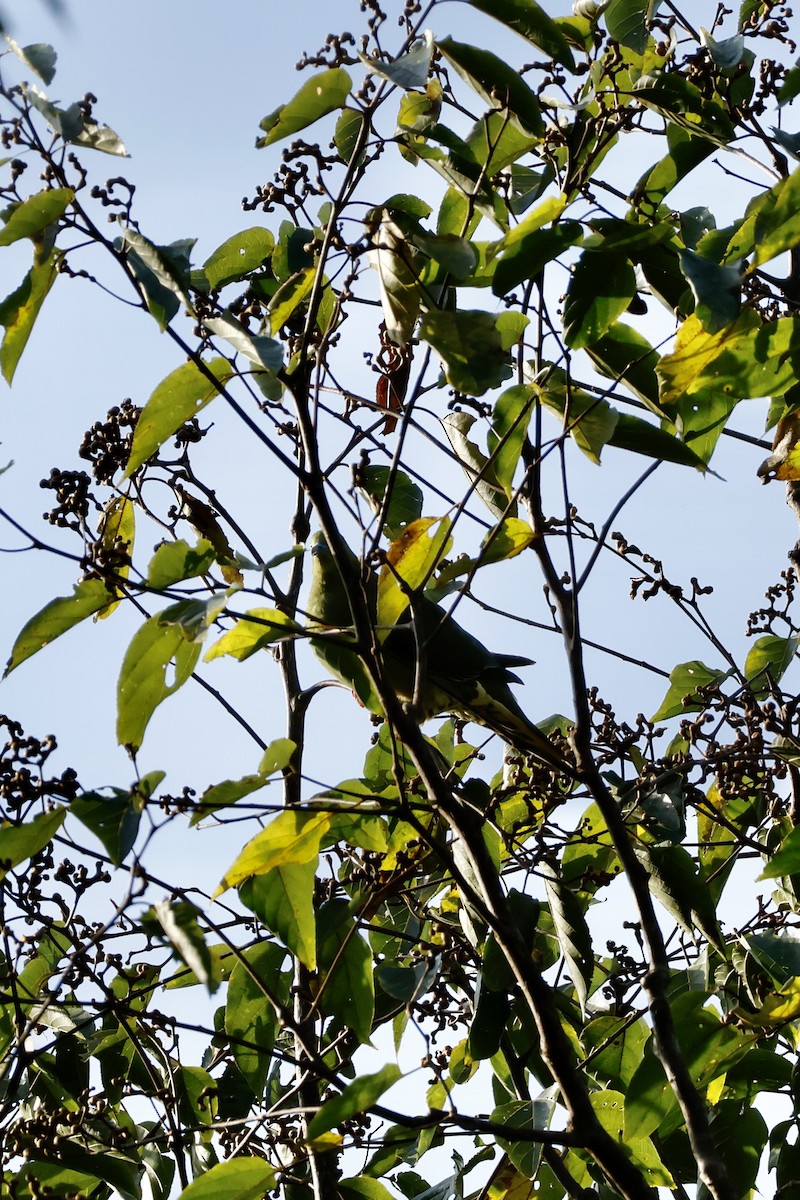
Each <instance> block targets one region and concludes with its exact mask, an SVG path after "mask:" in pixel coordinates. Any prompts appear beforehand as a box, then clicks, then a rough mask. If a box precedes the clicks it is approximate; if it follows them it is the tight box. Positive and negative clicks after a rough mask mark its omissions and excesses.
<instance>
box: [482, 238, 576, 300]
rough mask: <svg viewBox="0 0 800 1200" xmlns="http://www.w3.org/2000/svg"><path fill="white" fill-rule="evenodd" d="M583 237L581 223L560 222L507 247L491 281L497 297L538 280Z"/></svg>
mask: <svg viewBox="0 0 800 1200" xmlns="http://www.w3.org/2000/svg"><path fill="white" fill-rule="evenodd" d="M516 228H517V229H520V228H522V226H521V225H518V226H517V227H516ZM514 232H516V230H515V231H514ZM582 236H583V230H582V228H581V225H580V223H579V222H578V221H558V222H556V224H555V225H553V226H552V228H550V229H538V230H535V231H534V232H531V233H528V234H526V236H525V238H524V239H523V240H522V241H519V242H515V243H514V244H513V245H512V247H510V248H504V249H503V256H502V258H501V259H500V261H499V262H498V263H497V266H496V267H495V271H494V276H493V278H492V291H493V292H494V294H495V296H506V295H508V293H509V292H511V291H513V289H514V288H515V287H517V286H518V285H519V284H520V283H525V282H526V281H527V280H529V279H535V278H536V277H537V275H539V274H540V272H541V271H542V270H543V269H544V268H545V267H546V266H547V264H548V263H549V262H553V261H554V260H555V259H557V258H558V257H559V255H561V254H563V253H564V251H565V250H569V249H570V247H571V246H574V245H576V244H577V243H578V242H579V241H580V240H581V237H582Z"/></svg>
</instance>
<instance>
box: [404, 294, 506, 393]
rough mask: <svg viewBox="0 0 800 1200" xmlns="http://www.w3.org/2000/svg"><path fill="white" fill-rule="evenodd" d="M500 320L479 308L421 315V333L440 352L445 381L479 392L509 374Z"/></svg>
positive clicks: (501, 381)
mask: <svg viewBox="0 0 800 1200" xmlns="http://www.w3.org/2000/svg"><path fill="white" fill-rule="evenodd" d="M501 315H503V314H501ZM499 321H500V317H499V316H496V315H494V314H493V313H488V312H483V311H481V310H479V309H459V310H458V311H456V312H444V311H441V310H435V311H431V312H427V313H425V315H424V316H423V318H422V321H421V323H420V330H419V333H420V337H421V338H422V339H423V340H424V341H426V342H428V343H429V344H430V345H431V346H433V348H434V350H436V352H437V353H438V354H439V355H440V356H441V358H442V361H443V363H444V371H445V375H446V377H447V382H448V383H449V384H450V385H451V387H454V388H456V390H457V391H459V392H465V393H466V394H467V395H469V396H482V395H483V394H484V392H486V391H488V390H489V389H490V388H495V387H499V386H500V384H501V383H503V381H504V380H506V379H508V378H509V377H510V375H511V374H512V370H511V359H510V355H509V354H508V352H507V351H506V350H505V349H504V348H503V340H502V337H501V329H500V326H499Z"/></svg>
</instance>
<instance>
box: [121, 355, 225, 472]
mask: <svg viewBox="0 0 800 1200" xmlns="http://www.w3.org/2000/svg"><path fill="white" fill-rule="evenodd" d="M233 374H234V370H233V367H231V365H230V363H228V362H226V361H225V359H224V358H214V359H212V360H211V361H210V362H208V363H205V362H204V363H202V365H198V363H196V362H188V363H184V364H183V366H180V367H178V368H177V369H176V370H174V371H172V372H171V374H169V375H167V377H166V379H163V380H162V381H161V383H160V384H159V385H158V387H157V388H156V389H155V391H154V392H153V394H152V395H151V397H150V399H149V400H148V401H147V404H146V405H145V407H144V408H143V410H142V414H141V416H140V417H139V421H138V423H137V425H136V430H135V432H134V435H133V445H132V446H131V454H130V458H129V459H128V465H127V466H126V468H125V473H124V475H123V478H124V479H127V478H128V477H129V476H130V475H132V474H133V472H134V471H136V470H137V469H138V468H139V467H141V466H142V464H143V463H146V462H147V460H148V458H151V457H152V455H154V454H155V453H156V451H157V450H158V449H159V448H160V447H161V446H162V445H163V444H164V442H165V441H166V440H167V438H169V437H172V435H173V434H174V433H177V431H178V430H179V429H180V427H181V425H184V424H185V423H186V422H187V421H189V420H190V419H191V418H192V417H195V416H197V414H198V413H199V412H200V411H201V409H203V408H205V406H206V405H207V404H208V403H209V402H210V401H211V400H213V399H214V397H215V396H216V395H218V394H219V390H220V387H222V386H224V385H225V384H226V383H227V382H228V380H229V379H230V378H231V377H232V376H233Z"/></svg>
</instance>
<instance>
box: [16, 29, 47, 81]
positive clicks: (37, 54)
mask: <svg viewBox="0 0 800 1200" xmlns="http://www.w3.org/2000/svg"><path fill="white" fill-rule="evenodd" d="M6 45H7V46H8V48H9V50H11V51H12V52H13V53H14V54H16V56H17V58H18V59H19V60H20V62H22V63H24V64H25V66H26V67H30V69H31V70H32V71H35V72H36V74H37V75H38V76H39V78H40V79H41V80H42V82H43V83H45V84H47V85H48V87H49V85H50V84H51V83H52V82H53V79H54V78H55V73H56V59H57V58H58V55H57V54H56V52H55V50H54V49H53V47H52V46H49V45H48V44H47V43H46V42H34V43H32V44H31V45H29V46H19V45H17V43H16V42H15V41H14V39H13V38H12V37H9V36H8V34H6Z"/></svg>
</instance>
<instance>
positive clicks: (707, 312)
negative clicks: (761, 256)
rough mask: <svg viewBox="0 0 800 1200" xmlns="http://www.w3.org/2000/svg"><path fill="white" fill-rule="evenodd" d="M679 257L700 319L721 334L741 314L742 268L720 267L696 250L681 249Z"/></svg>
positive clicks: (705, 327) (709, 328)
mask: <svg viewBox="0 0 800 1200" xmlns="http://www.w3.org/2000/svg"><path fill="white" fill-rule="evenodd" d="M678 257H679V259H680V264H681V270H682V271H683V274H684V275H685V276H686V279H687V282H688V283H689V286H690V287H691V289H692V295H693V296H694V299H695V312H696V314H697V318H698V320H699V321H700V322H701V323H702V326H703V328H704V329H705V330H707V332H708V333H719V332H720V330H722V329H725V328H726V327H727V326H728V325H730V324H732V322H733V321H735V320H736V318H737V317H738V315H739V310H740V308H741V285H742V273H741V271H740V270H739V268H738V267H720V266H717V264H716V263H715V262H711V261H710V260H709V259H707V258H703V257H702V255H700V254H695V252H694V250H681V251H680V253H679V256H678Z"/></svg>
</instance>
